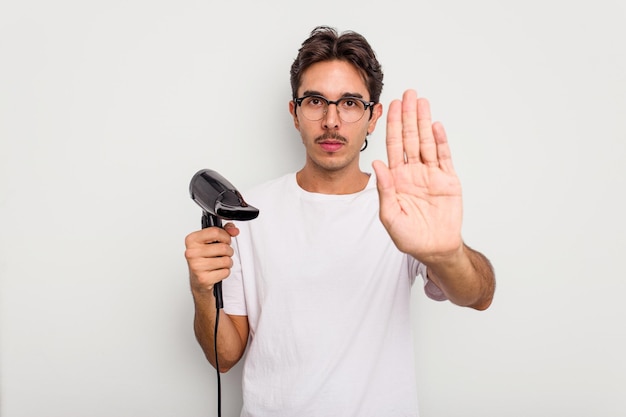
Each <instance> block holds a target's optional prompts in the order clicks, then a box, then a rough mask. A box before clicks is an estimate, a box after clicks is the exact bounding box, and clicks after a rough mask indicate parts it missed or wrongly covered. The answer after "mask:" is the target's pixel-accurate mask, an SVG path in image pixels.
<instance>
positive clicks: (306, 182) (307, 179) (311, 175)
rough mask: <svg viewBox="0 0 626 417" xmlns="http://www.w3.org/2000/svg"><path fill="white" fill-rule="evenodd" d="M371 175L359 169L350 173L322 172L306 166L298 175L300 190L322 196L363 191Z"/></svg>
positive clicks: (341, 171) (340, 171)
mask: <svg viewBox="0 0 626 417" xmlns="http://www.w3.org/2000/svg"><path fill="white" fill-rule="evenodd" d="M369 177H370V176H369V174H366V173H365V172H362V171H361V170H360V169H358V167H357V168H356V169H352V170H350V171H349V172H344V171H343V170H339V171H320V170H315V169H312V168H310V167H308V166H305V167H304V168H302V169H301V170H300V171H298V172H297V173H296V180H297V182H298V185H299V186H300V188H302V189H303V190H305V191H308V192H311V193H320V194H354V193H358V192H359V191H363V190H364V189H365V186H367V183H368V181H369Z"/></svg>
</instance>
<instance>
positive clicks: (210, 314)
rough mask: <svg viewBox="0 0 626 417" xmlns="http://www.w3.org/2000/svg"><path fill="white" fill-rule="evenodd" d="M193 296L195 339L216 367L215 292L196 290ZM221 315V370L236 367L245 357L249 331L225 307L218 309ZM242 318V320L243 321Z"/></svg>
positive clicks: (219, 338)
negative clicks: (225, 310) (198, 291)
mask: <svg viewBox="0 0 626 417" xmlns="http://www.w3.org/2000/svg"><path fill="white" fill-rule="evenodd" d="M193 299H194V305H195V316H194V332H195V335H196V339H197V341H198V343H199V344H200V347H201V348H202V350H203V351H204V354H205V356H206V358H207V359H208V361H209V362H210V363H211V365H213V367H214V368H216V363H215V319H216V315H217V311H216V307H215V297H214V296H213V294H207V293H200V294H198V293H196V292H193ZM219 314H220V316H219V323H218V334H217V350H218V361H219V368H220V369H219V371H220V372H226V371H228V370H229V369H230V368H232V367H233V366H235V364H236V363H237V362H238V361H239V359H241V357H242V356H243V352H244V351H245V349H246V343H247V335H248V333H247V326H242V324H241V323H236V322H235V321H234V320H233V319H232V318H231V317H230V316H229V315H228V314H226V313H225V312H224V310H223V309H220V310H219ZM244 319H245V318H244ZM245 320H247V319H245ZM239 321H240V322H241V320H239ZM242 327H245V328H242Z"/></svg>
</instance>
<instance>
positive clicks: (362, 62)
mask: <svg viewBox="0 0 626 417" xmlns="http://www.w3.org/2000/svg"><path fill="white" fill-rule="evenodd" d="M336 59H337V60H340V61H346V62H349V63H351V64H352V65H354V66H355V68H356V69H357V70H358V71H359V72H360V73H361V76H362V77H363V80H364V81H365V84H366V85H367V90H368V92H369V94H370V98H369V99H370V101H373V102H376V103H378V101H379V99H380V93H381V91H382V90H383V71H382V67H381V65H380V63H379V62H378V59H377V58H376V54H375V53H374V51H373V50H372V47H371V46H370V44H369V43H368V42H367V40H366V39H365V38H364V37H363V36H362V35H360V34H358V33H356V32H353V31H345V32H343V33H341V34H338V33H337V30H336V29H334V28H331V27H328V26H318V27H316V28H315V29H313V31H311V35H310V36H309V38H308V39H306V40H305V41H304V42H302V46H301V48H300V49H299V51H298V56H297V57H296V59H295V60H294V61H293V64H292V65H291V72H290V73H291V93H292V95H293V98H294V99H296V98H297V94H298V88H299V87H300V83H301V80H302V73H303V72H304V71H305V70H306V69H307V68H308V67H310V66H311V65H313V64H316V63H318V62H323V61H332V60H336Z"/></svg>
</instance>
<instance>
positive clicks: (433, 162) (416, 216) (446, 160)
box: [373, 90, 463, 263]
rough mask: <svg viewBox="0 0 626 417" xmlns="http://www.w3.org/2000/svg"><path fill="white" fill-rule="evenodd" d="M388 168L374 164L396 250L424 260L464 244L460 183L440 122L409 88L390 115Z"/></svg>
mask: <svg viewBox="0 0 626 417" xmlns="http://www.w3.org/2000/svg"><path fill="white" fill-rule="evenodd" d="M387 157H388V159H389V161H388V162H389V166H386V165H385V164H384V163H383V162H381V161H374V163H373V167H374V170H375V172H376V177H377V186H378V192H379V196H380V218H381V221H382V223H383V225H384V226H385V228H386V229H387V231H388V232H389V235H390V236H391V238H392V239H393V241H394V243H395V244H396V246H397V247H398V248H399V249H400V250H401V251H403V252H406V253H408V254H411V255H413V256H414V257H415V258H417V259H419V260H420V261H422V262H426V263H428V262H429V261H433V260H436V259H437V258H438V257H440V256H445V255H448V254H450V253H452V252H454V251H456V250H458V249H459V248H460V247H461V245H462V239H461V224H462V218H463V204H462V196H461V184H460V181H459V179H458V177H457V175H456V173H455V171H454V168H453V166H452V159H451V156H450V148H449V146H448V141H447V138H446V133H445V130H444V128H443V125H442V124H441V123H434V124H433V123H432V121H431V115H430V105H429V103H428V101H427V100H426V99H425V98H418V97H417V93H416V92H415V91H414V90H407V91H405V92H404V94H403V96H402V101H400V100H394V101H392V102H391V104H390V106H389V111H388V114H387Z"/></svg>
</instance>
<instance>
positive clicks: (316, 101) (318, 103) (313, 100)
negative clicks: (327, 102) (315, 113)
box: [304, 96, 324, 107]
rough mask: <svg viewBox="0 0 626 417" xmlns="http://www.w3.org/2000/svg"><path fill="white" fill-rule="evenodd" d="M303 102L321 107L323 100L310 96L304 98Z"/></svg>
mask: <svg viewBox="0 0 626 417" xmlns="http://www.w3.org/2000/svg"><path fill="white" fill-rule="evenodd" d="M304 104H305V105H307V106H310V107H321V106H323V105H324V101H323V100H322V99H321V98H319V97H315V96H311V97H307V98H306V99H305V100H304Z"/></svg>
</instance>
